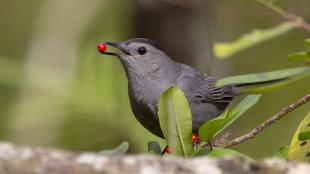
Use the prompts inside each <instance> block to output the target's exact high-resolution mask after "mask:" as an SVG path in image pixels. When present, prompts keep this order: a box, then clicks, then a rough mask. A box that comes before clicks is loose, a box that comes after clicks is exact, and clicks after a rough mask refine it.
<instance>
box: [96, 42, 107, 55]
mask: <svg viewBox="0 0 310 174" xmlns="http://www.w3.org/2000/svg"><path fill="white" fill-rule="evenodd" d="M97 49H98V51H99V52H100V53H104V52H105V50H106V49H107V45H106V44H105V43H104V42H101V43H99V44H98V45H97Z"/></svg>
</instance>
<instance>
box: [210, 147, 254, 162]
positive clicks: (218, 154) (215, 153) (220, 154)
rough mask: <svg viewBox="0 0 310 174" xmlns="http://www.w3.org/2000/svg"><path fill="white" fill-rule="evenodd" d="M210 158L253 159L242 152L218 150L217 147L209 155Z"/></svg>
mask: <svg viewBox="0 0 310 174" xmlns="http://www.w3.org/2000/svg"><path fill="white" fill-rule="evenodd" d="M208 156H210V157H216V158H219V157H224V156H239V157H243V158H246V159H251V158H250V157H248V156H246V155H245V154H242V153H240V152H237V151H234V150H231V149H224V148H216V147H214V148H213V149H212V151H211V152H210V153H209V154H208Z"/></svg>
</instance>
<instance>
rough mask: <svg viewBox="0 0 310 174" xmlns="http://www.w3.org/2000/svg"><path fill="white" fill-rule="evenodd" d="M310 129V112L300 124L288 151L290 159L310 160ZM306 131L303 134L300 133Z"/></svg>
mask: <svg viewBox="0 0 310 174" xmlns="http://www.w3.org/2000/svg"><path fill="white" fill-rule="evenodd" d="M309 131H310V112H309V113H308V114H307V115H306V117H305V118H304V119H303V120H302V121H301V123H300V124H299V126H298V128H297V130H296V132H295V134H294V136H293V139H292V141H291V144H290V148H289V151H288V159H289V160H292V161H305V162H308V161H310V156H309V155H308V154H310V140H309V139H307V138H308V136H309V134H308V133H307V132H309ZM303 132H304V133H305V134H304V135H301V134H300V133H303Z"/></svg>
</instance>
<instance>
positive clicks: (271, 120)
mask: <svg viewBox="0 0 310 174" xmlns="http://www.w3.org/2000/svg"><path fill="white" fill-rule="evenodd" d="M309 101H310V94H307V95H306V96H304V97H302V98H301V99H299V100H298V101H297V102H295V103H293V104H291V105H289V106H286V107H284V108H283V109H282V110H281V111H280V112H278V113H277V114H275V115H274V116H272V117H270V118H269V119H268V120H266V121H265V122H263V123H262V124H260V125H259V126H258V127H256V128H255V129H253V130H252V131H251V132H249V133H247V134H245V135H242V136H240V137H238V138H235V139H233V140H231V141H228V142H226V143H224V144H223V145H222V146H223V147H231V146H234V145H237V144H240V143H242V142H244V141H246V140H249V139H251V138H253V137H254V136H255V135H257V134H258V133H260V132H261V131H263V130H264V129H266V128H267V127H269V126H271V125H272V124H274V123H277V121H278V120H280V119H281V118H283V117H284V116H285V115H286V114H288V113H290V112H292V111H293V110H295V109H296V108H298V107H300V106H302V105H303V104H305V103H307V102H309Z"/></svg>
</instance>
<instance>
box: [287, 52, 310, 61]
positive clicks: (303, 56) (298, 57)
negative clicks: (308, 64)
mask: <svg viewBox="0 0 310 174" xmlns="http://www.w3.org/2000/svg"><path fill="white" fill-rule="evenodd" d="M287 58H288V59H290V60H294V61H309V60H310V55H308V53H307V52H297V53H292V54H290V55H288V57H287Z"/></svg>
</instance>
